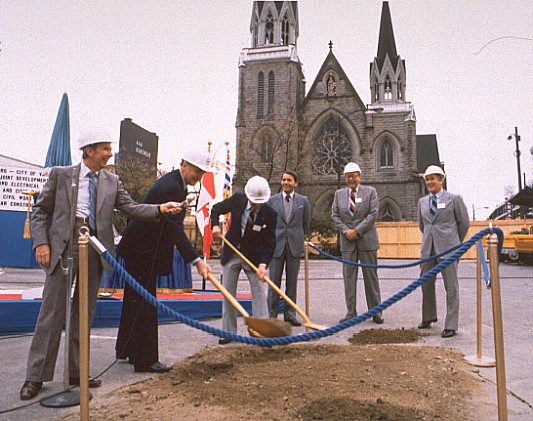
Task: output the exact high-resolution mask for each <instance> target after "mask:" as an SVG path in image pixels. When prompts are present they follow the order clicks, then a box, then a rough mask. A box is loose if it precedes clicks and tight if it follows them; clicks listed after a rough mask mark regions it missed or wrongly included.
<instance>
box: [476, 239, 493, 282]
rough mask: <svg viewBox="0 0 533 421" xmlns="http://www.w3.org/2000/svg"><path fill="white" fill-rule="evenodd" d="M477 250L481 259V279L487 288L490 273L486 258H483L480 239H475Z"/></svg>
mask: <svg viewBox="0 0 533 421" xmlns="http://www.w3.org/2000/svg"><path fill="white" fill-rule="evenodd" d="M477 250H478V254H479V260H480V261H481V269H483V280H484V281H485V285H486V286H487V288H490V275H489V267H488V266H487V260H486V259H485V253H484V252H483V244H482V243H481V240H477Z"/></svg>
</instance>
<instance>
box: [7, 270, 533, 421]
mask: <svg viewBox="0 0 533 421" xmlns="http://www.w3.org/2000/svg"><path fill="white" fill-rule="evenodd" d="M380 263H381V264H385V263H386V264H400V263H406V261H391V260H382V261H380ZM211 264H212V267H213V268H214V271H215V273H216V274H219V273H221V271H220V266H219V262H218V261H214V262H211ZM309 272H310V276H309V278H310V281H309V284H310V297H309V302H310V318H311V321H312V322H314V323H319V324H322V325H327V326H331V325H334V324H337V323H338V321H339V319H340V318H341V317H342V316H343V315H344V313H345V307H344V296H343V286H342V271H341V266H340V265H339V264H338V263H335V262H328V261H316V260H312V261H311V263H310V270H309ZM459 272H460V287H461V318H460V327H459V332H458V335H457V336H456V337H454V338H452V339H442V338H441V337H440V332H441V330H442V328H443V325H442V322H438V323H437V324H435V325H434V326H433V328H432V329H431V331H430V333H431V335H430V336H429V337H427V338H426V339H425V340H424V343H423V344H425V345H430V346H443V347H454V348H458V349H459V350H461V351H462V352H463V353H464V354H465V355H475V354H476V350H477V345H476V337H477V332H476V280H475V263H474V262H472V261H465V262H461V264H460V266H459ZM301 275H302V276H301V281H300V285H299V289H300V291H299V294H300V295H299V299H298V303H299V305H300V306H301V307H302V308H305V300H304V298H305V289H304V282H303V266H302V273H301ZM379 275H380V281H381V288H382V296H383V298H384V299H385V298H387V297H389V296H391V295H393V294H394V293H396V292H398V291H399V290H401V289H402V288H404V287H405V286H406V285H408V284H409V283H411V282H412V281H414V280H415V279H417V277H418V268H416V267H415V268H410V269H380V271H379ZM500 276H501V287H502V291H501V295H502V301H503V310H502V311H503V321H504V343H505V345H504V350H505V368H506V383H507V390H508V394H507V402H508V408H509V411H508V413H509V420H513V421H522V420H523V421H525V420H531V419H533V388H532V387H531V379H532V378H533V345H532V344H533V329H532V326H533V314H532V311H531V297H532V296H533V268H532V267H531V266H529V267H528V266H520V265H508V264H504V265H501V266H500ZM43 279H44V277H43V275H42V272H41V271H40V270H29V269H28V270H24V269H14V268H2V269H0V290H6V289H29V288H35V287H38V286H40V285H42V282H43ZM437 284H438V287H437V288H438V289H437V294H438V298H439V302H438V305H439V319H441V320H443V319H444V308H445V307H444V291H443V288H442V282H441V281H440V279H438V280H437ZM201 285H202V283H201V280H199V279H198V278H197V277H196V276H195V275H194V276H193V287H194V288H197V289H200V288H201ZM247 285H248V283H247V281H246V280H244V279H243V280H242V281H241V282H240V283H239V290H241V291H247V290H248V288H247ZM208 288H210V286H209V284H208ZM365 307H366V306H365V304H364V294H363V293H362V282H360V285H359V286H358V309H359V312H362V311H363V310H364V309H365ZM491 308H492V305H491V291H490V290H488V289H486V288H483V291H482V310H483V318H482V323H483V324H482V326H483V328H482V337H483V342H482V346H483V348H482V349H483V352H482V354H483V356H488V357H494V340H493V329H492V313H491ZM0 311H1V309H0ZM420 314H421V292H420V290H416V291H415V292H413V293H412V294H411V295H409V296H407V297H406V298H404V299H403V300H401V301H400V302H398V303H396V304H395V305H394V306H392V307H391V308H390V309H388V310H386V311H385V313H384V317H385V324H384V325H383V326H382V327H383V328H390V329H395V328H401V327H405V328H412V327H414V326H416V325H417V324H418V323H419V322H420V318H421V316H420ZM205 322H206V323H209V324H212V325H214V326H217V327H220V319H211V320H206V321H205ZM240 326H241V327H242V323H240ZM375 327H376V325H375V324H373V323H370V322H365V323H362V324H360V325H356V326H353V327H351V328H349V329H346V330H344V331H342V332H340V333H339V334H337V335H335V336H333V337H329V338H325V339H322V340H321V342H323V343H337V344H347V338H349V337H350V336H352V335H353V333H354V332H356V331H358V330H363V329H369V328H375ZM295 330H296V332H295V333H300V332H303V331H304V329H303V328H296V329H295ZM116 333H117V329H116V328H99V329H93V330H92V335H91V374H92V375H93V376H95V375H98V374H99V373H101V372H103V371H104V370H106V369H108V367H109V366H111V365H112V364H113V362H114V345H115V339H116ZM241 333H243V334H244V333H245V331H244V328H243V329H242V331H241ZM30 341H31V335H25V336H19V337H0V355H1V356H2V359H1V360H0V378H1V380H2V381H1V382H0V420H14V421H19V420H21V421H22V420H23V421H27V420H35V419H41V420H54V419H59V418H61V417H63V416H65V415H67V414H69V413H72V412H78V411H79V408H78V407H74V408H68V409H59V410H58V409H50V408H45V407H43V406H41V405H39V403H38V402H37V401H36V400H35V401H31V402H30V405H29V406H25V407H22V408H20V409H16V410H14V411H11V412H7V413H6V412H3V413H2V411H5V410H9V409H13V408H17V407H19V406H24V405H26V403H25V402H22V401H20V400H19V390H20V387H21V386H22V383H23V380H24V374H25V364H26V358H27V353H28V349H29V344H30ZM217 341H218V339H217V338H216V337H214V336H211V335H209V334H206V333H204V332H202V331H199V330H195V329H192V328H191V327H189V326H187V325H184V324H180V323H171V324H166V325H163V326H161V327H160V357H161V361H163V362H176V361H179V360H182V359H184V358H186V357H188V356H190V355H192V354H194V353H195V352H197V351H199V350H201V349H202V348H204V347H206V346H218V343H217ZM61 349H63V348H62V347H61ZM61 354H62V352H60V355H59V359H58V364H57V369H56V380H55V381H53V382H50V383H46V384H45V387H44V388H43V390H42V392H41V393H40V394H39V398H41V397H44V396H48V395H50V394H52V393H56V392H60V391H61V390H62V372H63V361H62V355H61ZM473 370H477V371H478V372H479V375H480V376H481V377H482V378H484V379H486V384H487V390H488V393H489V396H490V397H491V400H492V401H493V402H494V403H495V404H496V402H497V395H496V386H495V382H496V371H495V369H494V368H473ZM149 376H150V374H143V373H134V372H133V369H132V367H131V366H130V365H129V364H127V363H125V362H118V363H116V364H114V365H112V367H111V368H109V369H108V371H106V372H105V373H104V374H102V375H101V379H102V380H103V382H104V384H103V386H102V387H101V388H99V389H92V390H91V392H92V394H93V400H92V401H91V408H97V406H98V399H99V397H101V396H103V395H105V394H108V393H110V392H112V391H114V390H116V389H118V388H120V387H122V386H124V385H127V384H133V383H136V382H138V381H141V380H143V379H145V378H148V377H149ZM496 419H497V414H496V411H495V417H494V420H496Z"/></svg>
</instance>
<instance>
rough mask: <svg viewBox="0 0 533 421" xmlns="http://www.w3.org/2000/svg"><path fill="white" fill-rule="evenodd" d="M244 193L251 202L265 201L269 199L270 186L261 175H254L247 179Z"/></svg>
mask: <svg viewBox="0 0 533 421" xmlns="http://www.w3.org/2000/svg"><path fill="white" fill-rule="evenodd" d="M244 193H246V197H247V198H248V200H249V201H250V202H252V203H266V202H267V201H268V199H270V186H269V185H268V181H266V180H265V179H264V178H263V177H259V176H258V175H256V176H255V177H252V178H250V179H249V180H248V182H247V183H246V186H244Z"/></svg>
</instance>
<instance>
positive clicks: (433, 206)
mask: <svg viewBox="0 0 533 421" xmlns="http://www.w3.org/2000/svg"><path fill="white" fill-rule="evenodd" d="M429 213H430V214H431V217H432V218H435V214H436V213H437V197H436V196H433V197H432V198H431V202H430V203H429Z"/></svg>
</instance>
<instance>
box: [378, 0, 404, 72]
mask: <svg viewBox="0 0 533 421" xmlns="http://www.w3.org/2000/svg"><path fill="white" fill-rule="evenodd" d="M387 55H388V56H389V59H390V61H391V64H392V67H393V68H394V69H396V67H397V65H398V58H399V56H398V53H397V52H396V42H395V41H394V31H393V30H392V19H391V16H390V9H389V2H387V1H384V2H383V9H382V11H381V24H380V28H379V42H378V55H377V57H376V59H377V62H378V69H379V70H380V71H381V69H382V68H383V63H384V61H385V58H386V57H387Z"/></svg>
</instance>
